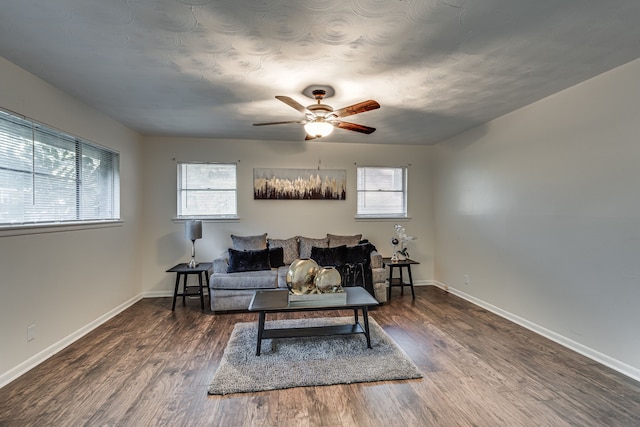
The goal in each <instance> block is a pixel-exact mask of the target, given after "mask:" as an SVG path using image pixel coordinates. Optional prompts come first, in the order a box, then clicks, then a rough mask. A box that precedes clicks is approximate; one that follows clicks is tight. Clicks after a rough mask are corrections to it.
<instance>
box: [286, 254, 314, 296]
mask: <svg viewBox="0 0 640 427" xmlns="http://www.w3.org/2000/svg"><path fill="white" fill-rule="evenodd" d="M317 271H318V264H317V263H316V262H315V261H314V260H312V259H309V258H301V259H297V260H295V261H293V262H292V263H291V265H290V266H289V271H287V287H288V288H289V292H291V293H292V294H296V295H303V294H313V293H317V292H318V291H317V290H316V286H315V284H314V283H313V279H314V277H315V276H316V272H317Z"/></svg>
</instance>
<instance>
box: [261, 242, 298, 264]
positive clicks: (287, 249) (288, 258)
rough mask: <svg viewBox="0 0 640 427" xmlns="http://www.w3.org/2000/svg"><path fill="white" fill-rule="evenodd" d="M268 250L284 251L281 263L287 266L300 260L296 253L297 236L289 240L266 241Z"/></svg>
mask: <svg viewBox="0 0 640 427" xmlns="http://www.w3.org/2000/svg"><path fill="white" fill-rule="evenodd" d="M267 243H268V244H269V247H270V248H282V250H283V251H284V255H283V261H284V263H285V264H287V265H289V264H291V263H292V262H293V261H295V260H297V259H298V258H300V256H299V253H300V252H299V251H298V236H295V237H291V238H289V239H267Z"/></svg>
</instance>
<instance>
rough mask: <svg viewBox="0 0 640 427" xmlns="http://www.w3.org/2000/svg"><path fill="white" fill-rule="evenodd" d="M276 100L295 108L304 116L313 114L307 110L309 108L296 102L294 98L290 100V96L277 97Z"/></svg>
mask: <svg viewBox="0 0 640 427" xmlns="http://www.w3.org/2000/svg"><path fill="white" fill-rule="evenodd" d="M276 99H277V100H279V101H282V102H284V103H285V104H287V105H288V106H289V107H292V108H295V109H296V110H298V111H300V112H301V113H302V114H312V113H311V111H309V110H307V107H305V106H304V105H302V104H300V103H299V102H298V101H296V100H295V99H293V98H289V97H288V96H276Z"/></svg>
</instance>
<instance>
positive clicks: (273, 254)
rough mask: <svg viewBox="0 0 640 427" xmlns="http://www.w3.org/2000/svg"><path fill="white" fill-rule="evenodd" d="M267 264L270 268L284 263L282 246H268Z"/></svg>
mask: <svg viewBox="0 0 640 427" xmlns="http://www.w3.org/2000/svg"><path fill="white" fill-rule="evenodd" d="M269 264H270V265H271V268H278V267H282V266H283V265H284V251H283V250H282V248H269Z"/></svg>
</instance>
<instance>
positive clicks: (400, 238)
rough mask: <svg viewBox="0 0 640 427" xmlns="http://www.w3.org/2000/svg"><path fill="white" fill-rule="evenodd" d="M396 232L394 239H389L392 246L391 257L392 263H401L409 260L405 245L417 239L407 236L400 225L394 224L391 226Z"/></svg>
mask: <svg viewBox="0 0 640 427" xmlns="http://www.w3.org/2000/svg"><path fill="white" fill-rule="evenodd" d="M393 227H394V228H395V231H396V237H393V238H392V239H391V244H392V245H393V256H392V257H391V260H392V261H401V260H402V261H403V260H405V259H407V258H409V251H408V250H407V246H406V245H407V244H408V243H409V242H411V241H413V240H416V239H417V237H415V236H409V235H407V231H406V230H405V228H404V227H403V226H401V225H400V224H395V225H394V226H393Z"/></svg>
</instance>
